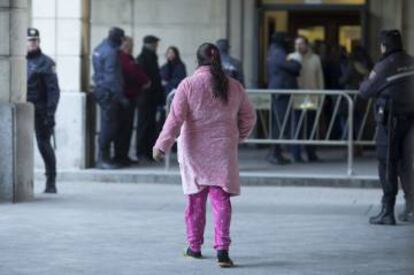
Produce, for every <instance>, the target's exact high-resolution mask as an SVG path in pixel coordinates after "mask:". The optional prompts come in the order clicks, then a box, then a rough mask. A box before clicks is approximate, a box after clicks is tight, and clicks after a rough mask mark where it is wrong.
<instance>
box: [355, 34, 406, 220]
mask: <svg viewBox="0 0 414 275" xmlns="http://www.w3.org/2000/svg"><path fill="white" fill-rule="evenodd" d="M380 43H381V45H380V47H381V53H382V57H381V59H380V61H379V62H378V63H377V64H376V65H375V67H374V69H373V70H372V72H371V73H370V75H369V78H368V79H367V80H365V81H364V82H363V83H362V84H361V86H360V92H361V95H362V96H363V97H365V98H370V97H373V98H375V119H376V123H377V140H376V143H377V157H378V161H379V165H378V171H379V177H380V181H381V186H382V191H383V197H382V208H381V211H380V213H379V214H378V215H376V216H374V217H371V218H370V220H369V222H370V223H371V224H378V225H395V224H396V221H395V216H394V207H395V201H396V196H397V193H398V179H399V178H400V179H402V178H401V175H402V171H403V170H404V169H407V167H405V165H404V162H403V161H402V156H403V144H404V143H405V140H406V139H407V138H408V133H409V130H410V127H411V126H412V125H413V122H414V120H413V118H414V113H413V112H414V90H413V86H412V84H413V81H412V74H413V70H414V67H413V58H412V57H411V56H410V55H408V54H407V53H406V52H405V51H404V50H403V46H402V39H401V34H400V32H399V31H398V30H389V31H382V32H381V33H380ZM403 184H411V183H409V182H405V183H403ZM406 195H407V194H406Z"/></svg>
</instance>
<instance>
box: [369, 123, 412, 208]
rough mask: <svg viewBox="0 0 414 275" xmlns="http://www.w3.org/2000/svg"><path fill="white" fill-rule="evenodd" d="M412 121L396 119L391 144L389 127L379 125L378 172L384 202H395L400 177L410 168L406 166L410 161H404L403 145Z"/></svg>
mask: <svg viewBox="0 0 414 275" xmlns="http://www.w3.org/2000/svg"><path fill="white" fill-rule="evenodd" d="M411 123H412V122H411V121H410V120H407V119H398V120H395V126H394V130H392V133H391V134H392V135H391V140H390V141H391V142H390V144H388V131H389V129H388V127H385V126H383V125H379V126H378V127H377V157H378V161H379V163H378V173H379V178H380V182H381V187H382V190H383V203H390V204H395V199H396V196H397V193H398V182H399V179H400V180H402V179H403V177H401V175H402V173H403V171H407V170H408V169H410V168H409V167H406V166H407V164H408V163H407V162H406V161H403V160H404V158H403V156H404V148H403V147H404V142H405V141H406V138H408V133H409V130H410V126H411ZM387 159H388V160H389V162H388V163H387ZM387 172H388V176H387ZM404 191H405V190H404Z"/></svg>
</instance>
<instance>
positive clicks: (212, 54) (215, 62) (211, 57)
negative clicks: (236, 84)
mask: <svg viewBox="0 0 414 275" xmlns="http://www.w3.org/2000/svg"><path fill="white" fill-rule="evenodd" d="M197 59H198V65H199V66H209V67H210V73H211V76H212V80H213V95H214V97H216V98H219V99H221V100H222V101H223V102H224V103H227V101H228V86H229V80H228V78H227V76H226V74H225V72H224V70H223V67H222V65H221V58H220V52H219V49H218V48H217V47H216V46H215V45H214V44H211V43H204V44H202V45H201V46H200V47H199V48H198V51H197Z"/></svg>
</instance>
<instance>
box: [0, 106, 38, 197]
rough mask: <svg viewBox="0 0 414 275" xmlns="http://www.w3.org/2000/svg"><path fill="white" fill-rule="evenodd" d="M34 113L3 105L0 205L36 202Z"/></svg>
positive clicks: (0, 110)
mask: <svg viewBox="0 0 414 275" xmlns="http://www.w3.org/2000/svg"><path fill="white" fill-rule="evenodd" d="M33 116H34V109H33V106H32V105H31V104H30V103H0V129H1V130H0V202H21V201H27V200H31V199H33V179H34V171H33V163H34V157H33V129H34V119H33Z"/></svg>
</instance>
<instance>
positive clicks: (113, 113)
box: [95, 90, 119, 161]
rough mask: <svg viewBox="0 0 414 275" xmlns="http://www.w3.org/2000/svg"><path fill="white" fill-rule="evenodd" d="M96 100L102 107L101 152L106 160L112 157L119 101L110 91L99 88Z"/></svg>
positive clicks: (101, 156)
mask: <svg viewBox="0 0 414 275" xmlns="http://www.w3.org/2000/svg"><path fill="white" fill-rule="evenodd" d="M95 94H96V100H97V102H98V104H99V107H100V122H101V125H100V131H99V139H98V143H99V154H100V158H103V159H104V160H105V161H108V160H109V159H110V149H111V144H112V142H115V138H116V135H117V130H118V112H119V103H118V101H117V100H116V98H115V96H114V95H112V94H111V93H110V92H108V91H102V90H97V91H96V92H95Z"/></svg>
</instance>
